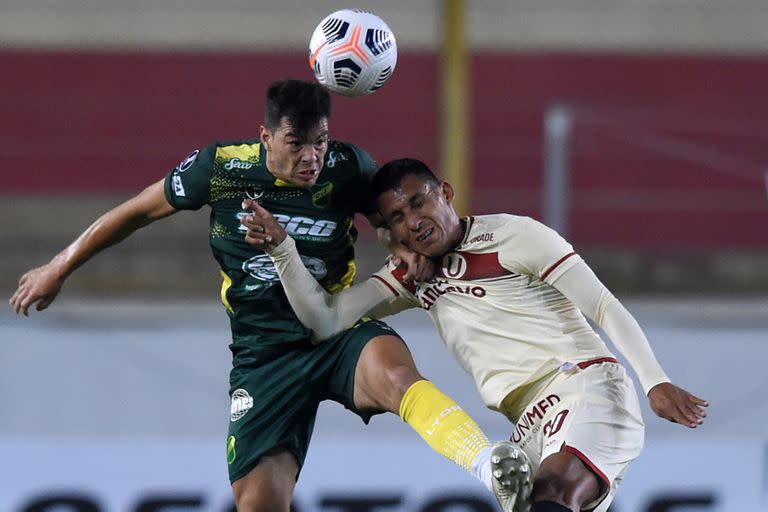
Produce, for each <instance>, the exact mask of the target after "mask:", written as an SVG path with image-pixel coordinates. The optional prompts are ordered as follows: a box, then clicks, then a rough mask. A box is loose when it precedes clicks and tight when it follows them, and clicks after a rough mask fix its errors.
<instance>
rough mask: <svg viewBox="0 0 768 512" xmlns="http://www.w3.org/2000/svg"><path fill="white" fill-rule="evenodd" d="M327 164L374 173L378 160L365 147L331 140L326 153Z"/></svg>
mask: <svg viewBox="0 0 768 512" xmlns="http://www.w3.org/2000/svg"><path fill="white" fill-rule="evenodd" d="M325 165H326V166H327V167H330V168H333V167H336V166H345V167H352V168H354V169H355V170H358V171H359V172H361V173H362V174H365V175H369V174H370V175H372V174H373V173H375V172H376V161H375V160H374V159H373V157H372V156H371V155H370V154H369V153H368V152H367V151H365V150H364V149H363V148H361V147H360V146H358V145H356V144H352V143H351V142H343V141H338V140H331V141H330V142H329V144H328V152H327V153H326V155H325Z"/></svg>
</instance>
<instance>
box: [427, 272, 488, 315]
mask: <svg viewBox="0 0 768 512" xmlns="http://www.w3.org/2000/svg"><path fill="white" fill-rule="evenodd" d="M446 293H461V294H463V295H471V296H473V297H477V298H478V299H482V298H483V297H485V294H486V292H485V288H483V287H482V286H476V285H474V286H473V285H467V286H461V285H453V284H448V281H446V280H445V279H431V280H430V281H428V286H426V287H424V286H423V285H422V286H420V287H419V289H418V292H417V298H418V299H419V302H420V303H421V307H422V308H424V309H426V310H427V311H429V310H430V309H431V308H432V306H433V305H434V304H435V302H436V301H437V299H439V298H440V297H442V296H443V295H445V294H446Z"/></svg>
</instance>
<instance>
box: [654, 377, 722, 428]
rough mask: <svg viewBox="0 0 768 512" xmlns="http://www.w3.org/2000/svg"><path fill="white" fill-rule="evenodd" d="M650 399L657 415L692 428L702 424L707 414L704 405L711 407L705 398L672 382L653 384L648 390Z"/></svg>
mask: <svg viewBox="0 0 768 512" xmlns="http://www.w3.org/2000/svg"><path fill="white" fill-rule="evenodd" d="M648 400H649V401H650V404H651V409H653V412H655V413H656V415H657V416H659V417H661V418H665V419H668V420H669V421H671V422H672V423H680V424H681V425H685V426H686V427H690V428H696V427H697V426H699V425H701V424H702V422H703V421H704V418H705V417H706V416H707V412H706V411H705V410H704V407H709V403H708V402H706V401H705V400H702V399H701V398H698V397H696V396H693V395H692V394H690V393H689V392H687V391H686V390H684V389H682V388H679V387H677V386H675V385H674V384H672V383H671V382H662V383H661V384H657V385H655V386H653V387H652V388H651V390H650V391H649V392H648Z"/></svg>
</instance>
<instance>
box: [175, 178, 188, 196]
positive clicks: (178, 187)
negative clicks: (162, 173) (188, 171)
mask: <svg viewBox="0 0 768 512" xmlns="http://www.w3.org/2000/svg"><path fill="white" fill-rule="evenodd" d="M171 185H173V193H174V194H175V195H176V196H177V197H185V196H186V194H187V193H186V191H185V190H184V184H183V183H182V182H181V176H179V175H178V174H174V175H173V177H172V178H171Z"/></svg>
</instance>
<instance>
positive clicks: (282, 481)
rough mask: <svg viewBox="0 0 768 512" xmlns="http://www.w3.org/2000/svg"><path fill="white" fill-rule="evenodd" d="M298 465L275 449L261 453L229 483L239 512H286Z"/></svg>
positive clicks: (291, 456)
mask: <svg viewBox="0 0 768 512" xmlns="http://www.w3.org/2000/svg"><path fill="white" fill-rule="evenodd" d="M298 472H299V466H298V462H297V461H296V458H295V457H294V455H293V454H292V453H291V452H289V451H287V450H284V449H281V448H278V449H275V450H272V451H270V452H268V453H266V454H264V455H263V456H262V457H261V458H260V459H259V462H258V463H257V464H256V466H255V467H253V468H252V469H251V470H250V471H248V473H246V474H245V475H244V476H243V477H241V478H239V479H237V480H236V481H235V482H233V483H232V492H233V493H234V495H235V501H236V503H237V510H238V512H262V511H264V512H267V511H268V512H279V511H284V512H288V510H289V509H290V506H291V498H292V497H293V490H294V488H295V487H296V478H297V476H298Z"/></svg>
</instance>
